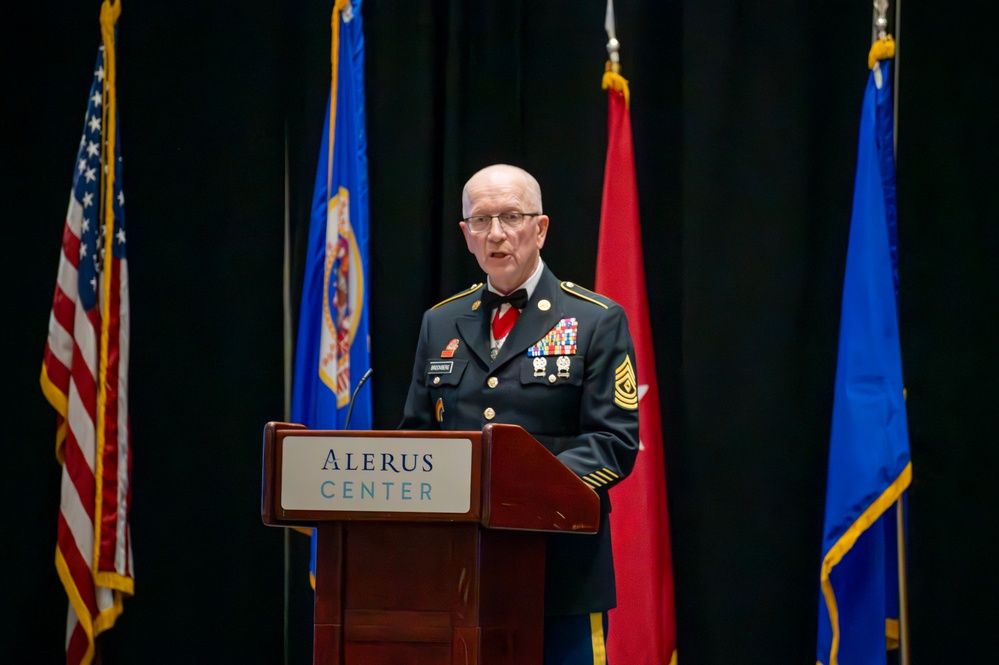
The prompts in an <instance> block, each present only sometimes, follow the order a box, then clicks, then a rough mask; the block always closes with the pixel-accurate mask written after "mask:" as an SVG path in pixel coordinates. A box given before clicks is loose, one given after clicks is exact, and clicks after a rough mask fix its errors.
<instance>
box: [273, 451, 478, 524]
mask: <svg viewBox="0 0 999 665" xmlns="http://www.w3.org/2000/svg"><path fill="white" fill-rule="evenodd" d="M471 489H472V442H471V440H469V439H442V438H421V439H400V438H398V437H392V438H389V437H352V436H287V437H285V438H284V446H283V448H282V451H281V508H282V509H284V510H335V511H362V512H363V511H368V512H376V511H392V512H402V513H407V512H409V513H412V512H420V513H467V512H468V510H469V508H470V499H469V497H470V495H471Z"/></svg>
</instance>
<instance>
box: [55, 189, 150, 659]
mask: <svg viewBox="0 0 999 665" xmlns="http://www.w3.org/2000/svg"><path fill="white" fill-rule="evenodd" d="M94 217H95V218H96V216H94ZM82 219H83V210H82V204H81V203H80V201H78V200H76V198H75V197H73V196H71V197H70V204H69V210H68V212H67V214H66V225H65V229H64V232H63V242H62V255H61V258H60V261H59V271H58V276H57V280H56V288H55V295H54V297H53V301H52V312H51V316H50V319H49V334H48V340H47V343H46V347H45V354H44V360H43V366H42V376H41V383H42V390H43V392H44V393H45V395H46V396H47V398H48V399H49V401H50V402H51V404H52V406H53V407H54V408H55V409H56V411H57V413H58V423H59V430H58V434H57V443H56V456H57V457H58V458H59V459H60V461H61V462H62V463H63V472H62V499H61V503H60V510H59V520H58V546H57V549H56V568H57V570H58V572H59V576H60V578H61V580H62V582H63V586H64V587H65V589H66V593H67V595H68V597H69V613H68V618H67V631H66V662H67V663H84V664H86V663H90V662H91V660H92V659H93V656H94V639H95V638H96V636H97V635H99V634H100V633H101V632H103V631H104V630H106V629H107V628H110V627H111V626H112V625H114V622H115V620H116V619H117V617H118V616H119V615H120V614H121V609H122V599H121V593H122V592H124V593H128V594H132V593H133V578H132V556H131V542H130V537H129V532H128V514H129V509H130V506H131V488H130V483H129V478H130V473H131V448H130V442H129V427H128V408H127V406H128V405H127V373H128V318H129V317H128V279H127V265H126V261H125V260H121V261H119V260H117V259H115V258H114V257H113V256H112V254H111V252H110V251H108V252H107V253H106V257H107V260H106V262H105V271H104V273H103V277H102V278H99V283H98V285H97V286H98V295H97V303H98V306H96V307H94V308H92V309H91V310H90V311H89V312H88V311H86V310H85V309H84V307H83V305H82V304H81V301H80V297H79V295H80V294H79V279H78V271H77V269H78V266H79V263H80V260H81V257H80V254H81V251H80V246H81V241H80V238H81V232H80V229H81V223H82ZM108 235H109V236H112V237H113V235H114V234H113V232H109V233H108ZM90 251H91V252H92V251H94V249H93V248H91V250H90ZM83 260H90V259H89V257H85V258H84V259H83ZM107 278H110V280H111V282H110V284H108V285H105V284H104V283H103V280H104V279H107ZM106 287H109V288H106ZM102 312H103V313H104V317H103V318H102ZM102 353H103V355H104V359H105V360H104V363H103V367H102V362H101V356H102ZM102 383H103V391H102V390H101V384H102ZM98 514H99V515H100V517H99V518H98V517H97V515H98Z"/></svg>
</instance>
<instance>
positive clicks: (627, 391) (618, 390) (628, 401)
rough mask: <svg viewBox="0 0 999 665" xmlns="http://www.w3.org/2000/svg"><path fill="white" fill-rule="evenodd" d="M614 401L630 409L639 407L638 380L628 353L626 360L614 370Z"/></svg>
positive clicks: (623, 407)
mask: <svg viewBox="0 0 999 665" xmlns="http://www.w3.org/2000/svg"><path fill="white" fill-rule="evenodd" d="M614 403H615V404H617V405H618V406H619V407H621V408H622V409H627V410H628V411H634V410H635V409H637V408H638V381H637V380H636V379H635V368H634V366H632V364H631V358H629V357H628V355H627V354H625V356H624V362H622V363H621V364H620V365H618V366H617V369H616V370H614Z"/></svg>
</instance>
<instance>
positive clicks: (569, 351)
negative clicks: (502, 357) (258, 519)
mask: <svg viewBox="0 0 999 665" xmlns="http://www.w3.org/2000/svg"><path fill="white" fill-rule="evenodd" d="M577 330H578V327H577V325H576V318H575V317H573V318H571V319H562V320H561V321H559V322H558V323H557V324H556V325H555V327H554V328H552V329H551V330H550V331H548V334H547V335H545V336H544V337H543V338H541V339H540V340H538V341H537V343H535V344H534V345H533V346H532V347H531V348H529V349H528V350H527V355H528V356H572V355H575V353H576V333H577Z"/></svg>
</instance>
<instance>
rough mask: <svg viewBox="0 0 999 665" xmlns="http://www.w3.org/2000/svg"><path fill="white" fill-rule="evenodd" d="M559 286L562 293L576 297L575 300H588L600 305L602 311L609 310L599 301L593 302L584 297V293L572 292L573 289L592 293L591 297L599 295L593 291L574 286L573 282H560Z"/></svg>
mask: <svg viewBox="0 0 999 665" xmlns="http://www.w3.org/2000/svg"><path fill="white" fill-rule="evenodd" d="M559 286H561V287H562V290H563V291H565V292H566V293H571V294H572V295H574V296H576V297H577V298H582V299H583V300H589V301H590V302H591V303H593V304H594V305H600V306H601V307H603V308H604V309H610V307H608V306H607V305H605V304H603V303H602V302H600V301H599V300H594V299H593V298H591V297H589V296H588V295H586V294H584V293H579V291H574V290H573V289H579V290H580V291H586V292H587V293H592V294H593V295H599V294H597V293H595V292H593V291H590V290H589V289H584V288H583V287H581V286H580V285H579V284H576V283H575V282H562V283H561V284H559Z"/></svg>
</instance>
